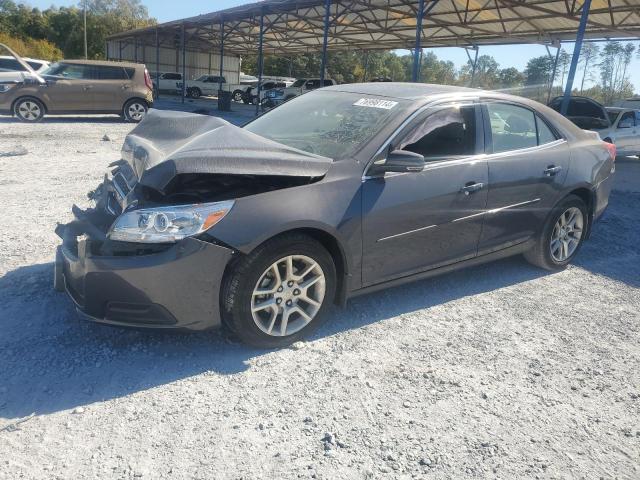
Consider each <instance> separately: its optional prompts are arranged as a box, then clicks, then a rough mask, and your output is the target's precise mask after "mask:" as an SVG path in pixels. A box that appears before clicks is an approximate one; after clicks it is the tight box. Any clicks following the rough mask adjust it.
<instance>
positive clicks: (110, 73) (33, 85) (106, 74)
mask: <svg viewBox="0 0 640 480" xmlns="http://www.w3.org/2000/svg"><path fill="white" fill-rule="evenodd" d="M152 103H153V85H152V83H151V77H150V76H149V73H148V72H147V70H146V68H145V66H144V65H142V64H138V63H125V62H106V61H91V60H62V61H60V62H56V63H53V64H52V65H50V66H49V67H48V68H47V69H46V70H44V71H42V72H41V73H40V74H37V73H36V72H34V71H31V72H29V73H28V74H24V78H23V79H22V80H21V81H11V82H9V81H4V80H3V79H2V74H0V113H3V114H9V115H14V116H15V117H16V118H18V119H19V120H21V121H23V122H30V123H33V122H38V121H40V120H42V118H43V117H44V116H45V114H79V113H82V114H86V113H103V114H110V113H115V114H119V115H122V116H123V117H124V118H125V119H126V120H127V121H130V122H139V121H140V120H142V119H143V118H144V116H145V114H146V113H147V110H148V109H149V107H150V106H151V105H152Z"/></svg>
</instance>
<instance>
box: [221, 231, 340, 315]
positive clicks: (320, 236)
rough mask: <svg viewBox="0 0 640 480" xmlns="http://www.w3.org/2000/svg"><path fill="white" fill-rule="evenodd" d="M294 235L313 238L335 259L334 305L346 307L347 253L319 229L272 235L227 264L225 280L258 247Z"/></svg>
mask: <svg viewBox="0 0 640 480" xmlns="http://www.w3.org/2000/svg"><path fill="white" fill-rule="evenodd" d="M294 233H299V234H303V235H306V236H308V237H310V238H313V239H314V240H316V241H317V242H318V243H320V244H321V245H322V246H323V247H324V248H325V249H326V250H327V251H328V252H329V255H331V258H332V259H333V264H334V265H335V268H336V295H335V299H334V303H336V304H338V305H344V304H345V303H346V301H347V296H348V295H347V292H348V290H349V278H350V277H351V268H350V264H349V261H348V257H347V252H346V250H345V248H344V246H343V245H342V243H341V242H340V240H338V238H336V236H335V235H332V234H331V233H330V232H327V231H326V230H323V229H321V228H317V227H296V228H291V229H288V230H283V231H281V232H278V233H277V234H275V235H272V236H270V237H268V238H265V239H262V241H261V242H260V243H259V244H257V245H255V247H254V248H252V249H251V251H249V252H244V253H240V254H239V255H237V256H236V257H237V258H236V259H234V260H232V261H231V262H229V264H227V267H226V268H225V272H224V275H223V278H226V277H227V276H228V275H229V273H230V271H231V270H232V269H233V268H234V265H235V263H236V262H237V261H239V260H240V258H241V257H242V256H244V255H249V254H250V253H251V252H253V251H254V250H256V249H257V248H258V247H260V246H261V245H263V244H264V243H266V242H268V241H271V240H273V239H274V238H278V237H282V236H285V235H290V234H294Z"/></svg>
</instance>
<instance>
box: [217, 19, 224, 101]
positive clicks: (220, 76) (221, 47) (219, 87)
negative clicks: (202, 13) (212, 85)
mask: <svg viewBox="0 0 640 480" xmlns="http://www.w3.org/2000/svg"><path fill="white" fill-rule="evenodd" d="M223 74H224V19H220V74H219V78H218V91H220V90H222V76H223Z"/></svg>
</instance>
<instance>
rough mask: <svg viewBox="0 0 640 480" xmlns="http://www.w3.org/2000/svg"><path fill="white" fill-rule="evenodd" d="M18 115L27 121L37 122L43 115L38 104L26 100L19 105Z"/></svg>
mask: <svg viewBox="0 0 640 480" xmlns="http://www.w3.org/2000/svg"><path fill="white" fill-rule="evenodd" d="M18 113H19V115H20V116H21V117H22V118H24V119H25V120H30V121H33V120H37V119H38V118H40V115H42V110H41V109H40V106H39V105H38V104H37V103H36V102H32V101H30V100H26V101H24V102H22V103H20V105H18Z"/></svg>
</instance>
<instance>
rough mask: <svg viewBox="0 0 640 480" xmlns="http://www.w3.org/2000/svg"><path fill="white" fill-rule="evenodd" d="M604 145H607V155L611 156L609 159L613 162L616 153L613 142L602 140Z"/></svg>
mask: <svg viewBox="0 0 640 480" xmlns="http://www.w3.org/2000/svg"><path fill="white" fill-rule="evenodd" d="M604 146H605V147H607V150H609V155H610V156H611V160H613V161H614V162H615V161H616V154H617V153H618V150H617V149H616V146H615V145H614V144H613V143H609V142H604Z"/></svg>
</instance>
